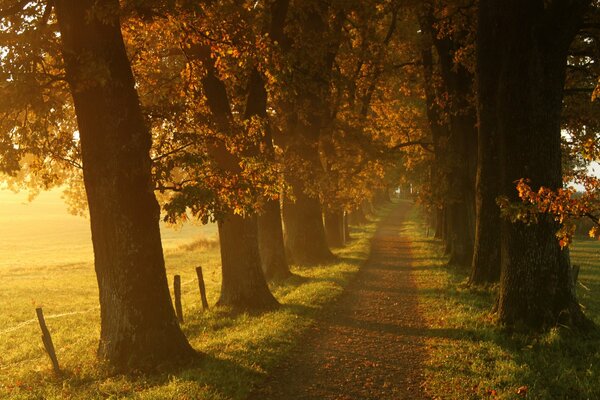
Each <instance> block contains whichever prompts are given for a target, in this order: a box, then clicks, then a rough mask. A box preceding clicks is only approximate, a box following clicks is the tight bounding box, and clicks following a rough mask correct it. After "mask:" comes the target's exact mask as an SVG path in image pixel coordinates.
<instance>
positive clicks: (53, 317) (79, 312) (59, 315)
mask: <svg viewBox="0 0 600 400" xmlns="http://www.w3.org/2000/svg"><path fill="white" fill-rule="evenodd" d="M99 309H100V307H98V306H97V307H93V308H90V309H89V310H83V311H71V312H65V313H61V314H52V315H46V316H45V318H46V319H56V318H62V317H68V316H71V315H78V314H88V313H91V312H92V311H97V310H99ZM36 322H38V319H37V318H32V319H28V320H27V321H23V322H21V323H19V324H17V325H15V326H12V327H10V328H6V329H3V330H1V331H0V336H2V335H5V334H7V333H11V332H14V331H18V330H19V329H21V328H24V327H26V326H27V325H31V324H33V323H36Z"/></svg>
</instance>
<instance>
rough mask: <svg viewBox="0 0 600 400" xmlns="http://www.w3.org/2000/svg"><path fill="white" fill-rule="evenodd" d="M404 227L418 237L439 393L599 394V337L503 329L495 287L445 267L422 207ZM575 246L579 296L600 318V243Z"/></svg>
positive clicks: (430, 375) (432, 385) (429, 380)
mask: <svg viewBox="0 0 600 400" xmlns="http://www.w3.org/2000/svg"><path fill="white" fill-rule="evenodd" d="M406 229H407V231H408V235H410V236H411V237H412V238H413V239H414V244H413V249H412V253H413V256H414V278H415V281H416V283H417V286H418V288H419V293H420V312H421V313H422V314H423V316H424V317H425V319H426V320H427V321H428V324H429V325H430V328H429V329H428V330H427V332H425V333H424V335H425V336H426V342H427V346H428V350H429V360H428V362H427V365H426V366H425V375H426V376H425V381H426V382H425V385H426V390H427V392H428V393H429V394H430V395H431V396H432V397H433V398H436V399H461V400H465V399H522V398H525V397H526V398H527V399H599V398H600V385H599V383H600V335H598V334H593V335H591V336H589V337H581V336H579V335H577V334H576V333H573V332H571V331H569V330H568V329H564V328H555V329H553V330H551V331H550V332H547V333H545V334H542V335H536V336H528V335H523V334H508V333H505V332H502V331H501V330H499V329H498V328H497V327H496V326H495V325H494V316H493V315H491V314H490V310H491V309H492V305H493V303H494V299H495V295H496V289H494V288H492V289H489V290H487V289H470V288H468V287H467V286H466V282H467V272H468V271H465V270H457V269H454V268H449V267H447V266H446V259H445V258H444V257H443V256H442V254H443V249H442V247H441V245H440V244H439V242H437V241H435V240H433V239H431V238H427V237H425V228H424V225H423V224H422V220H421V218H420V217H419V216H418V212H417V211H416V209H415V210H413V212H412V215H411V217H410V220H409V221H408V222H407V224H406ZM571 251H572V258H573V262H574V263H576V264H577V263H578V264H580V265H581V273H580V277H579V278H580V281H581V283H582V284H583V285H585V289H584V287H583V286H581V287H580V288H579V296H580V301H581V302H582V304H583V306H584V307H585V309H586V313H587V315H588V316H589V317H590V318H592V319H593V320H594V321H595V322H596V323H597V324H600V295H599V292H600V244H599V243H598V242H596V241H590V240H580V241H577V242H576V243H575V245H574V246H573V248H572V250H571Z"/></svg>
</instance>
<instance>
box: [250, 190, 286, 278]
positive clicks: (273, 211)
mask: <svg viewBox="0 0 600 400" xmlns="http://www.w3.org/2000/svg"><path fill="white" fill-rule="evenodd" d="M258 248H259V250H260V258H261V262H262V270H263V273H264V274H265V278H266V279H267V280H283V279H286V278H289V277H290V276H291V275H292V272H291V271H290V268H289V265H288V262H287V257H286V255H285V244H284V241H283V226H282V222H281V206H280V202H279V200H269V201H267V202H266V203H265V205H264V210H263V212H262V214H260V215H259V216H258Z"/></svg>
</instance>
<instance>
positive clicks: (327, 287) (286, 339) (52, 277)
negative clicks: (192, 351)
mask: <svg viewBox="0 0 600 400" xmlns="http://www.w3.org/2000/svg"><path fill="white" fill-rule="evenodd" d="M7 198H8V199H9V200H10V201H12V204H11V205H10V206H8V205H7V204H8V203H10V201H8V200H6V199H7ZM0 199H1V200H4V202H3V206H2V211H1V212H2V215H1V217H0V227H2V231H0V233H1V234H2V240H5V238H7V239H6V240H7V242H5V244H2V247H0V255H1V256H2V257H3V258H4V260H3V261H2V263H1V264H0V398H1V399H105V398H110V399H121V398H135V399H137V398H143V399H243V398H245V397H246V396H247V394H248V392H249V391H250V390H251V388H252V387H253V385H254V384H255V383H256V382H259V381H260V380H262V379H264V377H265V375H266V373H267V371H269V369H270V368H273V367H274V366H275V365H276V363H277V361H278V360H280V359H281V357H283V356H284V355H285V354H286V353H287V352H288V351H289V350H290V349H291V348H292V346H293V345H294V343H295V342H296V341H297V340H298V338H299V335H300V334H301V333H302V332H303V331H304V330H305V329H306V328H307V327H308V326H309V325H310V324H311V323H312V322H313V321H314V318H315V315H316V313H317V312H318V310H319V309H320V308H321V307H322V306H323V305H324V304H327V303H328V302H331V301H332V300H333V299H334V298H335V297H336V296H338V295H339V294H340V293H341V292H342V288H343V286H344V285H345V284H346V283H347V282H348V280H349V279H350V278H351V277H352V276H353V274H354V273H355V272H356V271H357V270H358V268H359V266H360V264H361V263H362V262H364V260H365V259H366V258H367V256H368V253H369V247H370V238H371V237H372V235H373V233H374V229H375V223H374V222H373V223H371V224H369V225H365V226H362V227H357V228H355V229H354V231H353V236H354V238H355V240H353V241H352V242H351V244H350V246H348V247H347V248H345V249H343V250H340V251H338V252H337V254H338V256H339V262H338V263H335V264H331V265H323V266H315V267H310V268H294V269H293V272H294V273H295V274H296V275H297V276H296V277H293V278H291V279H289V280H288V281H286V282H285V283H282V284H280V285H277V286H272V290H273V292H274V294H275V296H276V297H277V299H278V300H279V301H280V302H281V303H282V304H283V307H282V308H281V309H280V310H277V311H274V312H269V313H266V314H263V315H259V316H251V315H247V314H242V315H237V316H233V315H231V314H230V313H229V312H228V311H227V310H224V309H216V310H210V311H209V312H202V310H201V302H200V296H199V294H198V289H197V282H196V280H195V270H194V268H195V267H196V266H198V265H202V266H203V268H204V275H205V280H206V287H207V292H208V297H209V302H210V303H211V304H214V303H215V301H216V299H217V296H218V293H219V287H220V271H219V268H220V257H219V255H218V247H217V245H216V242H215V241H214V240H210V237H211V235H214V227H212V228H211V227H183V229H180V230H179V231H170V230H167V229H163V237H164V238H165V239H166V240H164V241H165V248H166V251H165V258H166V265H167V272H168V275H169V279H170V280H172V276H173V275H174V274H180V275H181V276H182V283H183V288H182V291H183V296H182V301H183V309H184V314H185V317H186V321H185V323H184V324H183V330H184V332H185V334H186V335H187V337H188V338H189V340H190V342H191V343H192V345H193V346H194V347H195V348H196V349H198V350H200V351H201V352H203V353H205V355H206V356H205V357H204V360H203V361H202V362H201V363H200V365H197V366H194V367H190V368H186V369H183V370H180V371H175V372H172V371H171V372H170V373H168V374H167V373H165V374H157V375H154V376H110V375H107V374H106V373H105V372H103V369H102V366H101V365H98V363H97V361H96V359H95V350H96V347H97V341H98V337H99V309H98V297H97V287H96V280H95V275H94V272H93V265H92V260H91V247H90V244H89V233H88V232H89V228H88V227H87V221H85V220H81V219H76V218H75V217H71V216H69V215H67V214H66V213H65V212H64V211H61V210H62V208H61V207H63V206H62V204H61V203H60V199H59V197H57V196H56V194H54V195H52V196H50V197H49V198H41V199H39V200H41V201H42V202H43V201H44V200H45V199H46V201H49V203H50V204H46V205H45V206H44V205H43V204H42V205H39V206H38V207H37V208H36V206H35V204H36V203H34V205H33V206H31V208H27V207H29V206H27V205H23V204H21V203H20V202H18V203H15V201H14V199H15V198H14V197H11V196H8V195H7V196H5V197H4V198H1V197H0ZM48 199H49V200H48ZM11 207H12V208H11ZM24 208H25V209H26V210H27V211H26V210H24ZM51 210H54V212H51ZM74 218H75V219H74ZM24 220H25V221H27V223H28V224H34V223H35V224H37V225H35V232H32V229H31V225H30V226H29V228H28V227H27V224H24V223H23V221H24ZM7 224H8V227H7V226H6V225H7ZM11 226H12V228H11ZM31 235H33V236H31ZM207 238H208V240H207ZM6 243H8V244H6ZM23 249H25V250H27V249H30V250H31V251H30V252H27V251H23ZM7 260H8V261H7ZM37 306H43V308H44V312H45V314H46V319H47V323H48V327H49V329H50V331H51V333H52V335H53V340H54V344H55V346H56V349H57V354H58V358H59V362H60V363H61V366H62V368H63V369H64V371H65V373H64V376H62V377H55V376H54V375H53V373H52V371H51V367H50V363H49V360H48V358H47V356H46V354H45V353H44V350H43V345H42V343H41V340H40V330H39V326H38V325H37V322H36V320H34V318H35V307H37Z"/></svg>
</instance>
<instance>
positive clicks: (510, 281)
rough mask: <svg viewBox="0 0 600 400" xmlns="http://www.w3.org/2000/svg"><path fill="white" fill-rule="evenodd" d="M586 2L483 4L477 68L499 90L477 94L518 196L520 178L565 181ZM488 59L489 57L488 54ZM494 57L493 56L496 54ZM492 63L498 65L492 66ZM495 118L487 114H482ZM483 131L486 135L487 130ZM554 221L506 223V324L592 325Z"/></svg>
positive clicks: (507, 185) (506, 182)
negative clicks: (567, 127)
mask: <svg viewBox="0 0 600 400" xmlns="http://www.w3.org/2000/svg"><path fill="white" fill-rule="evenodd" d="M588 3H589V2H587V1H573V2H569V3H568V4H566V2H553V3H551V4H548V5H546V6H545V5H544V3H542V2H539V3H538V2H525V3H524V2H521V1H517V0H510V1H500V0H486V1H482V2H481V3H480V10H479V13H480V14H479V17H480V18H479V32H478V33H479V35H481V39H480V41H479V42H478V44H479V46H483V45H485V44H487V46H490V45H491V46H492V47H491V48H494V49H496V51H495V52H486V51H485V50H484V49H483V48H480V49H479V50H480V51H482V53H480V57H479V59H478V62H479V66H478V73H479V74H480V78H479V79H480V81H481V82H483V83H484V84H485V85H486V86H487V85H492V83H490V82H491V81H494V82H495V85H496V86H495V90H494V91H495V92H496V93H497V95H496V96H495V98H490V97H489V96H490V94H491V93H493V92H494V91H489V90H484V91H483V92H482V93H479V102H480V104H479V107H480V110H487V109H489V108H491V107H495V109H496V113H495V118H494V120H493V121H484V122H485V123H484V124H483V125H482V129H486V128H487V129H489V128H490V126H492V124H493V123H495V124H496V126H497V135H498V138H499V140H500V149H501V151H500V154H501V159H500V161H501V171H502V180H501V188H502V190H503V192H504V194H505V195H507V196H508V197H509V199H510V200H512V201H520V200H519V199H518V195H517V192H516V190H515V183H514V182H515V181H516V180H518V179H520V178H529V179H531V182H532V184H533V185H534V187H539V186H546V187H549V188H552V189H557V188H559V187H561V186H562V171H561V146H560V134H561V133H560V115H561V108H562V97H563V86H564V82H565V71H566V65H567V53H568V48H569V45H570V43H571V41H572V39H573V37H574V35H575V33H576V32H577V27H578V25H579V24H580V22H581V18H582V15H583V12H584V10H585V8H586V6H587V5H588ZM485 57H490V59H485ZM491 58H493V60H492V59H491ZM492 62H495V63H497V64H498V68H499V69H496V68H495V67H494V68H491V67H490V65H491V64H492ZM486 117H489V115H488V114H487V113H482V114H481V115H480V118H486ZM482 134H487V132H483V133H482ZM557 229H558V226H557V224H556V223H554V222H553V221H552V220H551V219H550V218H547V217H545V216H540V221H539V223H538V224H534V225H526V224H523V223H520V222H518V223H514V224H513V223H510V222H509V221H507V220H506V221H503V222H502V232H501V234H502V241H501V254H502V260H501V277H500V293H499V300H498V320H499V322H500V323H501V324H505V325H507V326H526V327H529V328H531V329H535V330H539V329H544V328H548V327H552V326H556V325H557V324H563V325H570V326H574V327H584V326H587V325H588V323H589V321H588V320H587V319H586V318H585V316H584V314H583V312H582V310H581V308H580V306H579V303H578V302H577V299H576V296H575V292H574V290H573V287H572V285H571V282H572V279H571V268H570V263H569V256H568V252H566V251H561V249H560V247H559V244H558V241H557V239H556V236H555V232H556V230H557Z"/></svg>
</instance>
